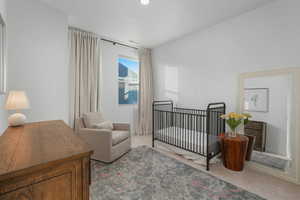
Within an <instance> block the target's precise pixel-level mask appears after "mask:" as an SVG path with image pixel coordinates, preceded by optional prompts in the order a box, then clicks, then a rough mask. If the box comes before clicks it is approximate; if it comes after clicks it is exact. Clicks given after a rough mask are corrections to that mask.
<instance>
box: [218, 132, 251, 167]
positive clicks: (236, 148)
mask: <svg viewBox="0 0 300 200" xmlns="http://www.w3.org/2000/svg"><path fill="white" fill-rule="evenodd" d="M220 142H221V150H222V158H223V164H224V166H225V167H226V168H227V169H231V170H233V171H242V170H243V169H244V163H245V159H246V154H247V148H248V142H249V139H248V138H247V137H246V136H243V135H237V136H236V137H229V136H227V135H223V136H221V137H220Z"/></svg>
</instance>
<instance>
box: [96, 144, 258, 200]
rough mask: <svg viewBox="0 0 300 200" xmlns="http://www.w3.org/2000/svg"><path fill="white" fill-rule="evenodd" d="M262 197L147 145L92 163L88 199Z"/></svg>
mask: <svg viewBox="0 0 300 200" xmlns="http://www.w3.org/2000/svg"><path fill="white" fill-rule="evenodd" d="M169 199H170V200H196V199H197V200H202V199H203V200H225V199H226V200H262V199H263V198H261V197H259V196H257V195H255V194H253V193H250V192H247V191H245V190H243V189H241V188H239V187H236V186H234V185H232V184H230V183H227V182H225V181H222V180H220V179H218V178H216V177H214V176H212V175H209V174H207V173H205V172H202V171H200V170H197V169H195V168H192V167H190V166H188V165H186V164H183V163H181V162H179V161H177V160H175V159H173V158H170V157H167V156H165V155H163V154H161V153H159V152H157V151H155V150H153V149H151V148H149V147H145V146H143V147H138V148H135V149H132V150H131V151H130V152H129V153H128V154H126V155H125V156H123V157H122V158H121V159H120V160H118V161H116V162H114V163H113V164H110V165H104V164H102V163H99V162H93V163H92V185H91V200H169Z"/></svg>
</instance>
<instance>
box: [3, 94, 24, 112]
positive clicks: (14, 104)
mask: <svg viewBox="0 0 300 200" xmlns="http://www.w3.org/2000/svg"><path fill="white" fill-rule="evenodd" d="M28 108H29V101H28V98H27V96H26V93H25V92H24V91H10V92H9V94H8V97H7V100H6V105H5V109H6V110H23V109H28Z"/></svg>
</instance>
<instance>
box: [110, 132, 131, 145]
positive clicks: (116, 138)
mask: <svg viewBox="0 0 300 200" xmlns="http://www.w3.org/2000/svg"><path fill="white" fill-rule="evenodd" d="M129 136H130V133H129V131H118V130H114V131H112V145H113V146H114V145H117V144H120V143H121V142H123V141H124V140H126V139H127V138H129Z"/></svg>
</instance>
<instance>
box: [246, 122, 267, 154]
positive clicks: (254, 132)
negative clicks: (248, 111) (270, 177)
mask: <svg viewBox="0 0 300 200" xmlns="http://www.w3.org/2000/svg"><path fill="white" fill-rule="evenodd" d="M245 134H246V135H251V136H255V143H254V150H257V151H262V152H265V151H266V137H267V124H266V123H265V122H259V121H249V123H248V124H247V125H246V126H245Z"/></svg>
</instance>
